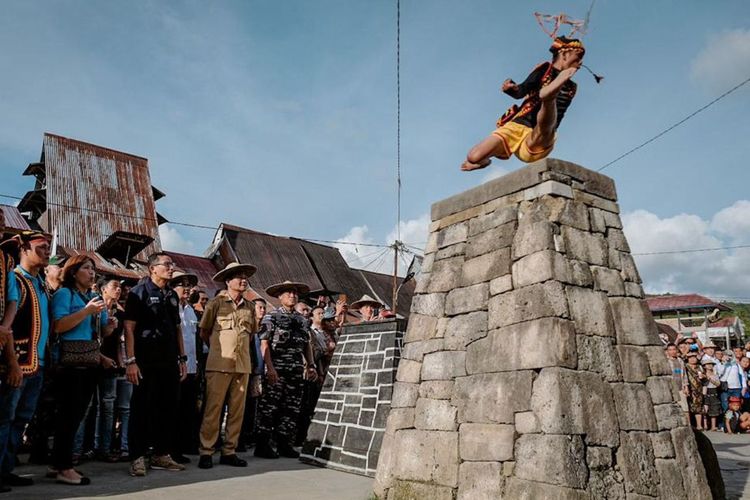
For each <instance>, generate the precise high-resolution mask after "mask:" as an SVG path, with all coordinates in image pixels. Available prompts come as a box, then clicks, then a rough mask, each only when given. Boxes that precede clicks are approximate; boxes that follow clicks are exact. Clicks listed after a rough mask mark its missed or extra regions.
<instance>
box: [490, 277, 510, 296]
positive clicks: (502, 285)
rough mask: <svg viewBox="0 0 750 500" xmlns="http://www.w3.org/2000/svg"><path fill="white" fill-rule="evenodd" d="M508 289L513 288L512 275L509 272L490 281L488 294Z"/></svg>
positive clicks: (495, 293) (503, 291)
mask: <svg viewBox="0 0 750 500" xmlns="http://www.w3.org/2000/svg"><path fill="white" fill-rule="evenodd" d="M508 290H513V277H512V276H511V275H510V274H506V275H505V276H500V277H499V278H495V279H494V280H492V281H490V295H497V294H499V293H505V292H507V291H508Z"/></svg>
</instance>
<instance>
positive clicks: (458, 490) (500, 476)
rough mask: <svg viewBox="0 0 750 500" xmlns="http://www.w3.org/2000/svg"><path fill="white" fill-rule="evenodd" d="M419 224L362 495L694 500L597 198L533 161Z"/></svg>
mask: <svg viewBox="0 0 750 500" xmlns="http://www.w3.org/2000/svg"><path fill="white" fill-rule="evenodd" d="M432 220H433V222H432V225H431V226H430V231H431V234H430V238H429V241H428V244H427V248H426V249H425V260H424V263H423V266H422V272H423V274H422V276H421V277H420V279H419V282H418V285H417V289H416V295H415V296H414V299H413V302H412V308H411V317H410V323H409V327H408V330H407V334H406V337H405V339H404V348H403V351H402V360H401V362H400V365H399V369H398V375H397V382H396V384H395V387H394V393H393V400H392V403H391V407H392V408H391V411H390V415H389V418H388V425H387V429H386V434H385V438H384V440H383V447H382V450H381V454H380V462H379V464H378V470H377V476H376V484H375V492H376V493H377V494H378V495H379V496H380V497H381V498H387V499H388V500H393V499H412V498H415V499H416V498H430V499H454V498H458V499H471V500H478V499H498V498H508V499H514V500H515V499H534V500H536V499H542V498H554V499H588V498H596V499H599V498H622V499H625V498H627V499H631V498H632V499H636V498H639V499H640V498H710V491H709V489H708V486H707V481H706V476H705V471H704V469H703V465H702V464H701V460H700V457H699V455H698V451H697V448H696V444H695V439H694V437H693V434H692V431H691V430H690V428H689V427H688V426H687V424H686V422H685V420H684V417H683V414H682V412H681V411H680V409H679V406H678V404H677V403H676V400H677V397H678V395H677V392H676V388H675V386H674V385H673V382H672V379H671V372H670V370H669V367H668V364H667V362H666V359H665V357H664V354H663V351H662V347H661V343H660V341H659V338H658V335H657V330H656V325H655V323H654V321H653V318H652V317H651V314H650V312H649V310H648V307H647V306H646V304H645V302H644V301H643V300H642V299H643V290H642V288H641V285H640V277H639V275H638V271H637V269H636V266H635V263H634V261H633V258H632V256H631V255H630V249H629V247H628V243H627V241H626V239H625V235H624V234H623V232H622V224H621V222H620V217H619V208H618V205H617V196H616V191H615V186H614V182H613V181H612V180H611V179H610V178H608V177H605V176H603V175H600V174H598V173H595V172H592V171H589V170H587V169H584V168H583V167H580V166H578V165H574V164H572V163H568V162H564V161H560V160H554V159H547V160H543V161H541V162H537V163H534V164H531V165H529V166H527V167H525V168H523V169H521V170H518V171H515V172H513V173H511V174H509V175H506V176H504V177H502V178H499V179H496V180H493V181H490V182H488V183H486V184H484V185H482V186H479V187H477V188H475V189H472V190H470V191H467V192H465V193H461V194H459V195H456V196H454V197H452V198H449V199H447V200H444V201H441V202H438V203H436V204H435V205H433V207H432Z"/></svg>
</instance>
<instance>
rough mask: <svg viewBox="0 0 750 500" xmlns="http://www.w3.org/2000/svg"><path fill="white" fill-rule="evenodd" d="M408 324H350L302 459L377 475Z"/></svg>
mask: <svg viewBox="0 0 750 500" xmlns="http://www.w3.org/2000/svg"><path fill="white" fill-rule="evenodd" d="M405 326H406V322H405V321H404V320H401V319H396V320H391V321H375V322H371V323H361V324H358V325H347V326H345V327H344V328H343V330H342V332H341V337H340V338H339V343H338V344H337V345H336V351H335V353H334V356H333V359H332V361H331V366H330V368H329V369H328V375H327V377H326V381H325V384H324V385H323V390H322V392H321V394H320V398H319V399H318V405H317V406H316V408H315V416H314V417H313V420H312V424H311V425H310V429H309V430H308V432H307V440H306V442H305V443H304V446H303V447H302V455H301V459H302V460H303V461H305V462H309V463H314V464H316V465H321V466H324V467H328V468H331V469H338V470H344V471H347V472H354V473H357V474H364V475H367V476H374V475H375V469H376V467H377V463H378V458H379V455H380V446H381V443H382V441H383V435H384V434H385V423H386V419H387V417H388V411H389V410H390V408H391V395H392V393H393V383H394V381H395V379H396V370H397V369H398V363H399V357H400V354H401V343H402V341H403V336H404V329H405Z"/></svg>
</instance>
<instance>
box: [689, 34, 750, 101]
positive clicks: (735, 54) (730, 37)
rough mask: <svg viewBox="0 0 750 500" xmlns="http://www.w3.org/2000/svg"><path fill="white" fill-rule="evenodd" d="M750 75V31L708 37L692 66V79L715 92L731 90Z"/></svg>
mask: <svg viewBox="0 0 750 500" xmlns="http://www.w3.org/2000/svg"><path fill="white" fill-rule="evenodd" d="M748 75H750V29H748V30H743V29H736V30H731V31H725V32H723V33H720V34H715V35H713V36H711V37H709V39H708V41H707V42H706V45H705V46H704V47H703V48H702V49H701V51H700V52H698V54H697V55H696V56H695V58H694V59H693V60H692V61H691V63H690V76H691V78H692V79H693V80H695V81H698V82H700V83H702V84H704V85H705V86H706V87H707V88H708V89H710V90H711V91H713V92H721V91H724V90H728V89H729V88H730V87H731V86H733V85H735V84H737V83H739V82H740V81H742V80H744V79H745V78H747V77H748Z"/></svg>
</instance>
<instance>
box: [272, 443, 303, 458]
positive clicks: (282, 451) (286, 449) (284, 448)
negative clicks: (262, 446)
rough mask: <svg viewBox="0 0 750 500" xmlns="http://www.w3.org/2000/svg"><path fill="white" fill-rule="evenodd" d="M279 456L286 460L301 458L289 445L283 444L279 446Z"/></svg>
mask: <svg viewBox="0 0 750 500" xmlns="http://www.w3.org/2000/svg"><path fill="white" fill-rule="evenodd" d="M277 448H278V452H279V455H280V456H282V457H286V458H299V452H297V450H295V449H294V448H292V446H291V445H290V444H289V443H284V442H281V443H279V445H278V446H277Z"/></svg>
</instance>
